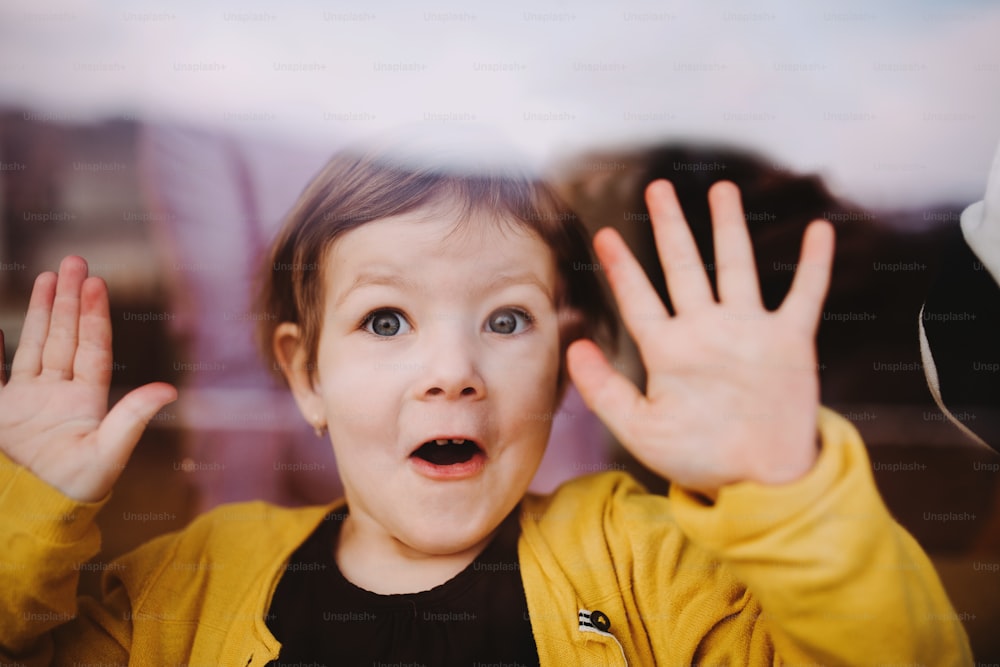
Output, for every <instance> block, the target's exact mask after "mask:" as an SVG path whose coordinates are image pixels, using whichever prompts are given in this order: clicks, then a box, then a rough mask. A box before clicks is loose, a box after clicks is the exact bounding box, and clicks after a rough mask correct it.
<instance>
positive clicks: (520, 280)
mask: <svg viewBox="0 0 1000 667" xmlns="http://www.w3.org/2000/svg"><path fill="white" fill-rule="evenodd" d="M510 285H534V286H535V287H537V288H538V289H540V290H541V291H542V293H543V294H545V296H547V297H549V300H550V301H551V300H552V299H553V296H554V295H552V294H550V293H549V287H548V286H547V285H546V284H545V283H544V282H542V280H541V279H540V278H539V277H538V276H536V275H535V274H534V273H532V272H530V271H524V272H521V273H498V274H496V275H495V276H494V277H493V279H492V280H490V281H489V282H488V283H486V285H485V286H484V291H490V290H494V289H497V288H500V287H507V286H510Z"/></svg>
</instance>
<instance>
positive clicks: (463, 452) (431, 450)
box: [410, 438, 483, 466]
mask: <svg viewBox="0 0 1000 667" xmlns="http://www.w3.org/2000/svg"><path fill="white" fill-rule="evenodd" d="M482 451H483V450H482V449H480V447H479V445H477V444H476V443H475V442H473V441H472V440H465V439H462V438H449V439H444V440H428V441H427V442H425V443H424V444H422V445H420V447H418V448H417V449H416V451H414V452H413V453H412V454H410V456H411V457H415V458H418V459H422V460H424V461H427V462H428V463H431V464H433V465H436V466H451V465H457V464H459V463H467V462H469V461H471V460H472V459H473V458H475V457H476V455H477V454H481V453H482Z"/></svg>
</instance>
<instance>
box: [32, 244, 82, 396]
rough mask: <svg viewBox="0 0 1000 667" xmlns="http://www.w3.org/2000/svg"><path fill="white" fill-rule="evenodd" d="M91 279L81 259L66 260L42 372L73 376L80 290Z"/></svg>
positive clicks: (60, 277)
mask: <svg viewBox="0 0 1000 667" xmlns="http://www.w3.org/2000/svg"><path fill="white" fill-rule="evenodd" d="M86 277H87V263H86V262H85V261H83V258H81V257H72V256H71V257H66V258H65V259H63V261H62V264H60V265H59V280H58V281H57V282H56V298H55V300H54V301H53V302H52V319H51V321H50V322H49V335H48V337H47V338H46V339H45V347H44V348H43V349H42V372H43V373H51V374H53V375H58V376H59V377H62V378H71V377H72V376H73V357H74V356H75V355H76V345H77V335H78V329H79V326H80V288H81V287H82V285H83V281H84V279H85V278H86Z"/></svg>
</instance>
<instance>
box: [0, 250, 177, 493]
mask: <svg viewBox="0 0 1000 667" xmlns="http://www.w3.org/2000/svg"><path fill="white" fill-rule="evenodd" d="M4 361H5V360H4V358H3V345H2V335H0V368H2V365H3V362H4ZM111 362H112V357H111V316H110V314H109V309H108V289H107V286H106V285H105V284H104V281H103V280H101V279H100V278H96V277H90V278H88V277H87V263H86V262H85V261H84V260H83V259H82V258H80V257H67V258H65V259H64V260H63V261H62V264H61V265H60V267H59V275H58V276H56V274H54V273H51V272H48V273H43V274H41V275H39V276H38V279H37V280H36V281H35V287H34V289H33V290H32V292H31V301H30V303H29V304H28V313H27V315H26V317H25V321H24V329H23V331H22V333H21V341H20V344H19V346H18V350H17V354H16V355H14V361H13V364H12V366H11V373H10V378H9V380H8V379H6V378H4V377H2V374H0V450H2V451H3V452H4V454H6V455H7V456H8V457H9V458H10V459H12V460H13V461H15V462H16V463H19V464H21V465H22V466H24V467H26V468H28V469H29V470H31V471H32V472H33V473H34V474H35V475H37V476H38V477H39V478H41V479H42V480H44V481H45V482H47V483H48V484H50V485H51V486H53V487H55V488H56V489H58V490H60V491H61V492H62V493H63V494H65V495H67V496H70V497H71V498H75V499H77V500H82V501H96V500H100V499H102V498H103V497H104V496H106V495H107V494H108V492H109V491H110V490H111V487H112V485H113V484H114V483H115V480H117V479H118V476H119V475H120V474H121V472H122V470H123V469H124V467H125V463H126V462H127V461H128V457H129V455H130V454H131V453H132V449H133V448H134V447H135V444H136V443H137V442H138V441H139V437H140V436H141V435H142V432H143V430H144V429H145V427H146V424H147V423H148V422H149V420H150V419H151V418H152V417H153V415H155V414H156V412H157V411H158V410H160V408H162V407H163V406H164V405H166V404H167V403H170V402H171V401H173V400H175V399H176V398H177V391H176V389H174V388H173V387H172V386H171V385H169V384H165V383H163V382H156V383H153V384H148V385H145V386H143V387H140V388H138V389H135V390H133V391H132V392H130V393H129V394H128V395H126V396H125V397H124V398H122V399H121V400H120V401H119V402H118V404H117V405H115V407H114V409H112V410H111V411H110V412H109V411H108V390H109V387H110V384H111V368H112V363H111Z"/></svg>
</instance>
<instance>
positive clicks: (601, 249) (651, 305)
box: [594, 227, 669, 351]
mask: <svg viewBox="0 0 1000 667" xmlns="http://www.w3.org/2000/svg"><path fill="white" fill-rule="evenodd" d="M594 251H595V252H596V253H597V258H598V260H599V261H600V262H601V264H602V265H603V266H604V271H605V274H606V275H607V277H608V283H609V284H610V285H611V292H612V293H613V294H614V296H615V301H616V302H617V303H618V309H619V311H620V312H621V316H622V321H623V322H624V323H625V328H626V329H628V331H629V333H630V334H632V338H634V339H635V342H636V343H637V344H638V345H639V348H640V351H641V350H642V348H643V347H644V346H645V345H650V344H653V342H652V341H650V340H648V339H649V335H648V334H649V324H650V323H651V322H663V321H666V320H667V319H668V318H669V315H668V313H667V309H666V307H665V306H664V305H663V302H662V301H660V296H659V295H658V294H657V293H656V290H654V289H653V286H652V285H651V284H650V283H649V278H647V277H646V272H645V271H643V270H642V267H641V266H640V265H639V262H638V261H637V260H636V258H635V256H634V255H633V254H632V252H631V251H630V250H629V249H628V246H626V245H625V241H624V240H623V239H622V237H621V235H619V234H618V232H616V231H614V230H613V229H610V228H607V227H606V228H604V229H601V230H600V231H598V232H597V234H596V235H595V236H594Z"/></svg>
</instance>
